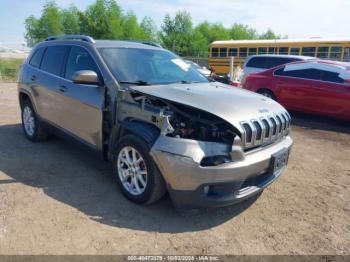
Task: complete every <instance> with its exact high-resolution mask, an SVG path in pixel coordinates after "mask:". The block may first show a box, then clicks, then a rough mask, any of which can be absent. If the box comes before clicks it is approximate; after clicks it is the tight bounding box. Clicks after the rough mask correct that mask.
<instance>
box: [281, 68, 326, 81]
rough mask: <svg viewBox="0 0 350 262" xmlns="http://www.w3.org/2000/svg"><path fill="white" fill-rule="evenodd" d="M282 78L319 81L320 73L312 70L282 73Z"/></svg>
mask: <svg viewBox="0 0 350 262" xmlns="http://www.w3.org/2000/svg"><path fill="white" fill-rule="evenodd" d="M282 75H283V76H290V77H297V78H303V79H310V80H320V79H321V71H320V70H317V69H313V68H309V69H300V70H290V71H283V73H282Z"/></svg>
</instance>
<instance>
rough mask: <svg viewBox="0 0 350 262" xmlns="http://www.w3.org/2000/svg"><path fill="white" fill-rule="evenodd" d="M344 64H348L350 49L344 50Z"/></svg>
mask: <svg viewBox="0 0 350 262" xmlns="http://www.w3.org/2000/svg"><path fill="white" fill-rule="evenodd" d="M343 60H344V61H345V62H350V47H345V49H344V59H343Z"/></svg>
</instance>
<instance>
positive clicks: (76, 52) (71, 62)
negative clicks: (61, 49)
mask: <svg viewBox="0 0 350 262" xmlns="http://www.w3.org/2000/svg"><path fill="white" fill-rule="evenodd" d="M80 70H91V71H94V72H96V74H97V75H98V76H99V78H101V74H100V72H99V69H98V67H97V65H96V63H95V61H94V60H93V58H92V57H91V55H90V54H89V52H88V51H87V50H86V49H84V48H82V47H78V46H73V47H72V48H71V50H70V52H69V56H68V60H67V65H66V72H65V78H67V79H69V80H72V77H73V75H74V73H75V72H76V71H80Z"/></svg>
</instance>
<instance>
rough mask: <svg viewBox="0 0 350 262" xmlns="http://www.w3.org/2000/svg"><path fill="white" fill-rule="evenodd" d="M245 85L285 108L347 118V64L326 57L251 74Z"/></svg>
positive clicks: (349, 67) (349, 81)
mask: <svg viewBox="0 0 350 262" xmlns="http://www.w3.org/2000/svg"><path fill="white" fill-rule="evenodd" d="M244 88H245V89H248V90H251V91H254V92H257V93H260V94H262V95H264V96H267V97H270V98H272V99H274V100H276V101H278V102H279V103H280V104H282V105H283V106H285V107H286V108H287V109H290V110H296V111H302V112H309V113H315V114H322V115H328V116H333V117H338V118H344V119H348V120H350V64H349V63H341V62H334V61H325V60H314V61H306V62H296V63H291V64H287V65H282V66H278V67H275V68H273V69H270V70H267V71H264V72H261V73H257V74H251V75H249V76H248V77H247V78H246V81H245V84H244Z"/></svg>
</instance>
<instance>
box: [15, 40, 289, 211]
mask: <svg viewBox="0 0 350 262" xmlns="http://www.w3.org/2000/svg"><path fill="white" fill-rule="evenodd" d="M18 92H19V103H20V107H21V111H22V125H23V130H24V134H25V136H26V137H27V138H28V139H29V140H30V141H42V140H45V139H46V138H47V137H48V135H49V134H51V133H54V134H57V135H60V136H62V137H65V138H70V139H74V140H76V141H80V142H81V143H82V144H85V145H87V146H89V147H90V148H93V149H95V150H97V151H99V152H101V153H102V154H103V156H105V158H106V159H107V160H109V161H111V162H112V166H113V174H114V175H115V177H116V181H117V183H118V185H119V187H120V189H121V191H122V193H123V194H124V195H125V196H126V197H127V198H128V199H130V200H131V201H133V202H135V203H140V204H149V203H152V202H154V201H156V200H158V199H160V198H161V197H162V196H163V195H164V194H165V192H166V191H168V192H169V194H170V196H171V198H172V200H173V201H174V203H175V204H176V205H180V206H188V205H189V206H223V205H229V204H233V203H235V202H238V201H241V200H243V199H246V198H248V197H251V196H253V195H255V194H257V193H258V192H261V191H262V190H263V189H264V188H265V187H267V186H268V185H269V184H271V183H272V182H273V181H275V180H276V179H277V178H278V177H279V176H280V175H281V173H282V172H283V171H284V169H285V168H286V165H287V160H288V155H289V152H290V149H291V146H292V139H291V137H290V135H289V124H290V121H291V118H290V116H289V114H288V113H287V111H286V110H285V109H284V108H283V107H282V106H281V105H279V104H278V103H277V102H275V101H273V100H271V99H266V98H264V97H263V96H261V95H258V94H254V93H252V92H248V91H246V90H241V89H232V88H230V87H228V86H227V85H223V84H220V83H217V82H210V81H209V80H208V79H207V78H205V77H204V76H203V75H201V74H200V73H198V71H196V70H194V69H193V68H191V67H189V66H188V64H187V63H186V62H185V61H183V60H182V59H181V58H179V57H178V56H176V55H175V54H173V53H171V52H169V51H167V50H165V49H162V48H160V47H157V46H154V45H149V44H147V43H136V42H128V41H95V40H94V39H92V38H91V37H88V36H81V35H76V36H75V35H65V36H53V37H50V38H48V39H46V41H44V42H42V43H39V44H37V45H36V46H35V47H34V48H33V49H32V51H31V54H30V55H29V57H28V58H27V60H26V61H25V63H24V64H23V66H22V67H21V71H20V76H19V84H18Z"/></svg>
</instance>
